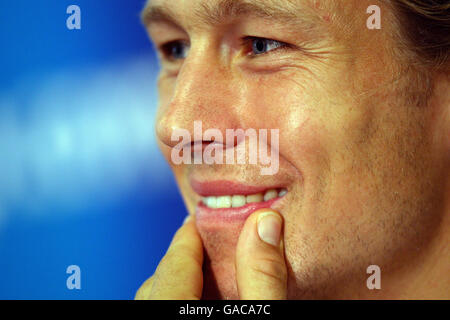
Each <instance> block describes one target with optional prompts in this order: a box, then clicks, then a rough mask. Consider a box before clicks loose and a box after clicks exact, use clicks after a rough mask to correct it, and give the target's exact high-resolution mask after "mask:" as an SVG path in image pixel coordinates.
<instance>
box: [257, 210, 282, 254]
mask: <svg viewBox="0 0 450 320" xmlns="http://www.w3.org/2000/svg"><path fill="white" fill-rule="evenodd" d="M257 221H258V235H259V237H260V238H261V240H262V241H264V242H266V243H268V244H271V245H274V246H277V247H278V245H279V244H280V234H281V224H282V221H281V219H280V217H279V216H278V215H277V214H276V213H273V212H271V211H267V212H263V213H261V214H260V215H259V216H258V220H257Z"/></svg>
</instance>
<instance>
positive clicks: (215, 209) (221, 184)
mask: <svg viewBox="0 0 450 320" xmlns="http://www.w3.org/2000/svg"><path fill="white" fill-rule="evenodd" d="M191 187H192V189H193V190H194V191H195V192H196V193H197V194H198V195H200V196H201V197H202V200H201V201H199V203H198V205H197V212H196V217H197V220H200V221H203V220H214V221H217V222H219V221H239V220H245V219H246V218H247V217H248V216H249V215H250V214H251V213H253V212H254V211H256V210H259V209H263V208H271V207H272V206H273V205H274V204H275V203H276V202H278V201H279V200H281V199H282V198H283V197H284V196H285V195H286V194H287V191H286V189H285V188H283V187H281V186H253V185H247V184H242V183H237V182H232V181H227V180H217V181H207V182H199V181H196V180H191Z"/></svg>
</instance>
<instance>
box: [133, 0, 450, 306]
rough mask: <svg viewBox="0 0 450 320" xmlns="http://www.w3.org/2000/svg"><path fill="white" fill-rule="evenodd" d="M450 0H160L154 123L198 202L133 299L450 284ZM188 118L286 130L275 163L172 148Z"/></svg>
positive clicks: (190, 200)
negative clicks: (200, 157)
mask: <svg viewBox="0 0 450 320" xmlns="http://www.w3.org/2000/svg"><path fill="white" fill-rule="evenodd" d="M432 2H433V3H434V5H432ZM439 2H440V3H441V5H437V4H436V3H439ZM371 5H376V6H378V7H379V8H380V12H381V15H380V16H381V29H368V28H367V24H366V21H367V19H368V18H369V16H370V14H368V13H367V8H368V7H369V6H371ZM449 7H450V6H449V3H448V1H424V0H374V1H372V0H370V1H365V0H346V1H343V0H342V1H341V0H333V1H331V0H326V1H313V0H261V1H260V0H248V1H245V0H186V1H185V0H152V1H150V2H149V3H148V4H147V6H146V7H145V8H144V11H143V21H144V23H145V25H146V27H147V29H148V32H149V34H150V37H151V39H152V40H153V42H154V43H155V46H156V47H157V49H158V52H159V56H160V60H161V73H160V78H159V93H160V107H159V113H158V117H157V136H158V139H159V143H160V147H161V150H162V152H163V154H164V155H165V157H166V159H167V161H168V162H169V163H170V164H171V167H172V170H173V172H174V174H175V177H176V180H177V183H178V185H179V188H180V190H181V193H182V195H183V198H184V201H185V203H186V206H187V208H188V211H189V215H190V216H191V218H190V219H188V221H187V222H186V223H185V224H184V225H183V226H182V227H181V228H180V230H179V232H178V233H177V234H176V236H175V238H174V240H173V242H172V244H171V246H170V248H169V250H168V252H167V254H166V256H165V257H164V258H163V260H162V261H161V263H160V265H159V266H158V268H157V270H156V272H155V274H154V275H153V277H151V278H150V279H149V280H148V281H146V282H145V283H144V285H143V286H142V287H141V289H140V290H139V291H138V293H137V298H142V299H178V298H201V297H203V298H224V299H239V298H241V299H259V298H262V299H284V298H289V299H304V298H306V299H315V298H327V299H358V298H362V299H364V298H388V299H405V298H418V299H422V298H425V299H427V298H445V299H449V298H450V277H449V274H448V272H449V270H450V255H449V254H450V252H449V247H448V243H449V240H450V188H449V186H450V171H449V169H450V79H449V74H450V73H449V70H450V69H449V63H450V61H449V48H450V38H449V35H450V13H449V10H450V9H449ZM194 121H201V122H202V126H203V130H207V129H218V130H220V132H222V136H223V137H225V136H226V130H227V129H244V130H247V129H255V130H259V129H270V130H271V129H278V132H279V145H278V148H277V152H278V154H279V157H278V162H279V168H278V171H277V172H276V173H275V174H273V175H261V170H260V169H261V166H263V164H260V163H257V164H251V163H248V162H247V163H246V164H215V163H214V164H207V163H201V164H195V163H194V162H192V163H189V164H184V163H181V164H175V163H173V161H172V158H171V154H172V151H173V148H175V146H176V145H177V144H178V141H174V139H173V132H174V130H177V129H186V130H190V131H193V124H194ZM233 140H234V139H233ZM246 140H248V137H245V138H244V139H240V140H239V139H237V140H234V141H233V143H230V142H227V141H224V140H221V139H217V137H209V138H205V136H204V135H203V136H201V138H200V139H197V140H196V141H192V144H193V145H197V146H198V145H200V148H207V147H208V146H209V145H211V144H214V145H215V146H216V147H217V146H219V147H220V149H223V150H228V149H230V148H231V149H233V148H238V146H239V145H240V144H242V143H244V142H245V141H246ZM266 141H269V142H270V141H271V140H270V139H268V140H266ZM269 147H270V146H269ZM216 150H217V149H216ZM371 265H376V266H378V267H379V268H380V271H381V288H380V289H373V290H370V289H369V288H368V286H367V278H368V277H369V276H370V275H369V274H367V268H368V267H369V266H371Z"/></svg>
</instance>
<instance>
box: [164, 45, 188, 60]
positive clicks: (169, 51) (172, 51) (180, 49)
mask: <svg viewBox="0 0 450 320" xmlns="http://www.w3.org/2000/svg"><path fill="white" fill-rule="evenodd" d="M189 47H190V45H189V43H187V42H186V41H181V40H175V41H170V42H167V43H165V44H163V45H161V46H160V47H159V50H160V51H161V52H162V55H163V58H164V59H166V60H169V61H177V60H182V59H185V58H186V57H187V54H188V52H189Z"/></svg>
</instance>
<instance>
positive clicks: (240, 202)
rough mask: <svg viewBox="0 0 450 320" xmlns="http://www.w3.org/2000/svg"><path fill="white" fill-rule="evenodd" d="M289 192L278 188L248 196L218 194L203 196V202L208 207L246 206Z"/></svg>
mask: <svg viewBox="0 0 450 320" xmlns="http://www.w3.org/2000/svg"><path fill="white" fill-rule="evenodd" d="M286 193H287V190H286V189H281V190H279V191H278V190H276V189H269V190H267V191H266V192H265V193H255V194H250V195H248V196H243V195H229V196H217V197H214V196H212V197H203V198H202V202H203V203H204V204H205V206H207V207H208V208H213V209H218V208H231V207H233V208H236V207H242V206H245V205H246V204H247V203H252V202H263V201H269V200H272V199H275V198H277V197H282V196H284V195H285V194H286Z"/></svg>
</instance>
